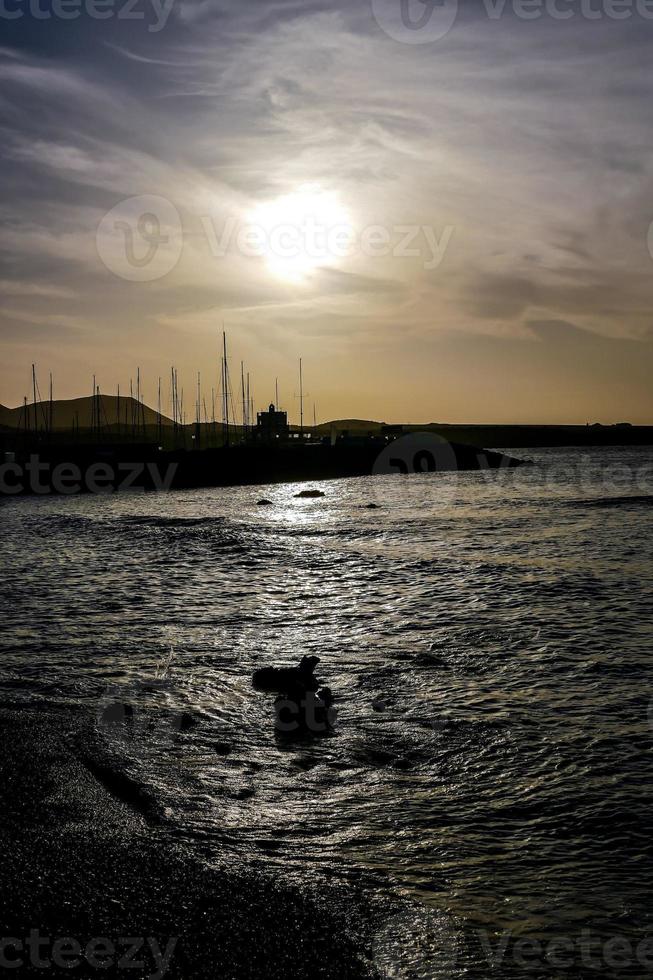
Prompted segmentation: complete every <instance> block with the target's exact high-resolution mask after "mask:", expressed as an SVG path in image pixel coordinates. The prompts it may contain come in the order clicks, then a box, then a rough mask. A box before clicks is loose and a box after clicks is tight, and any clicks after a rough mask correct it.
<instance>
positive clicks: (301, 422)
mask: <svg viewBox="0 0 653 980" xmlns="http://www.w3.org/2000/svg"><path fill="white" fill-rule="evenodd" d="M299 438H300V439H303V438H304V382H303V380H302V359H301V357H300V358H299Z"/></svg>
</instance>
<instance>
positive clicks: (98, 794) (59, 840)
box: [0, 710, 374, 980]
mask: <svg viewBox="0 0 653 980" xmlns="http://www.w3.org/2000/svg"><path fill="white" fill-rule="evenodd" d="M0 739H1V743H0V744H1V748H0V794H1V799H2V806H3V812H2V814H1V815H0V832H1V835H2V836H1V840H2V844H1V848H2V863H1V870H0V920H1V921H0V939H1V938H2V937H5V938H7V937H11V938H20V939H21V940H26V939H27V938H28V937H29V935H30V930H34V929H36V930H38V931H39V934H40V936H42V937H48V939H49V943H48V944H46V945H45V946H44V947H43V948H42V950H41V953H40V955H41V956H42V957H45V958H47V957H50V958H51V955H50V951H51V948H52V942H53V941H54V940H55V939H56V938H60V939H61V938H64V937H73V938H75V939H76V940H77V941H78V942H79V943H80V945H81V946H82V948H83V949H86V944H87V943H88V941H89V940H90V939H92V938H100V937H102V938H105V939H109V940H110V941H111V942H113V943H114V944H115V946H116V947H117V952H116V954H114V955H113V956H111V955H108V956H107V959H108V961H109V962H110V963H111V964H113V965H109V966H108V967H105V968H103V969H100V968H98V967H97V966H93V967H91V966H89V964H88V962H87V961H86V960H85V959H84V960H82V962H81V963H80V965H78V966H76V967H70V968H68V969H49V970H45V969H43V968H41V969H36V968H34V972H35V973H40V974H41V975H49V976H52V975H62V974H64V973H65V974H66V975H67V976H72V977H85V978H86V977H92V976H94V977H106V976H121V977H134V978H135V977H151V976H153V975H156V976H160V975H161V972H160V971H161V967H159V968H158V970H159V972H157V966H156V964H155V959H154V957H153V955H152V952H151V947H150V946H149V945H148V944H145V946H144V949H142V950H141V951H140V952H139V953H136V954H135V955H134V959H135V960H142V961H143V966H142V967H141V968H139V969H136V968H134V967H133V965H132V966H131V967H130V968H129V969H128V968H126V966H123V967H122V968H120V969H118V968H117V966H116V961H117V960H118V958H119V955H124V954H125V953H126V950H127V945H126V944H125V942H122V943H121V942H120V940H124V939H125V938H126V937H154V938H155V939H156V941H157V943H158V945H159V947H160V949H161V950H162V951H164V950H165V949H166V946H167V943H168V941H169V939H171V938H172V937H176V938H177V943H176V947H175V949H174V952H173V953H172V958H171V961H170V966H169V968H168V970H167V971H166V972H165V974H164V975H165V976H166V977H179V978H184V980H193V978H195V977H198V978H201V977H210V978H212V980H214V978H221V980H222V978H224V980H230V978H240V977H243V978H247V977H252V978H253V977H256V978H259V977H260V978H266V980H273V978H275V977H284V978H287V980H301V978H303V977H306V978H308V977H325V978H326V977H328V978H330V980H334V978H343V980H344V978H352V980H354V978H359V977H360V978H362V977H369V976H373V975H374V972H373V971H372V970H371V968H370V965H369V959H368V957H369V936H367V937H366V933H367V932H368V928H369V922H368V921H367V920H366V911H365V908H364V905H363V903H362V901H361V899H360V896H357V895H355V894H354V893H353V892H352V893H349V892H340V891H339V890H337V889H334V891H333V893H331V891H329V894H327V895H325V894H321V895H314V894H312V893H310V892H309V893H308V894H304V892H303V891H302V892H301V893H300V892H299V890H297V889H294V888H290V887H288V886H286V885H284V884H283V883H279V882H276V881H274V880H273V879H272V877H269V878H268V877H267V876H264V875H258V874H255V873H253V872H251V871H242V872H236V871H234V872H232V871H226V872H223V871H214V870H211V869H208V868H206V867H205V866H204V865H203V864H201V863H200V862H199V861H197V860H195V859H193V857H192V856H190V855H189V854H188V853H187V852H186V851H185V850H184V849H183V848H181V847H180V846H179V845H175V844H174V843H173V842H172V841H171V839H170V838H169V837H168V834H167V831H166V829H165V825H163V824H161V823H160V821H158V820H157V815H156V808H155V806H154V805H153V803H152V801H151V800H148V798H147V797H146V796H144V795H143V794H141V793H140V792H139V791H138V789H137V788H136V787H134V785H133V784H131V783H130V782H129V780H127V779H126V778H124V777H123V776H121V775H120V774H119V773H118V772H117V771H116V770H115V769H113V768H112V767H111V765H109V764H108V763H107V762H106V760H102V759H101V758H100V759H98V757H97V756H96V755H95V754H94V753H93V755H92V757H91V752H90V750H89V747H90V746H91V745H92V742H91V741H90V730H87V731H85V729H84V722H83V721H82V720H80V719H79V718H77V717H76V716H75V715H70V716H65V715H57V714H50V713H48V714H46V713H42V712H37V711H22V712H20V713H18V712H15V711H8V710H5V711H2V712H0ZM84 756H85V757H86V758H85V759H84ZM91 770H93V771H91ZM0 948H1V947H0ZM5 955H6V956H7V959H11V958H13V957H15V956H20V957H21V959H22V960H23V962H24V963H25V964H26V965H25V966H23V967H21V968H14V969H11V970H7V975H12V976H22V975H24V974H26V973H30V972H31V970H32V968H30V967H29V960H30V952H29V950H28V949H25V950H23V951H22V952H21V951H18V952H17V951H16V950H15V949H14V948H13V947H8V948H7V949H5ZM0 972H1V973H3V974H4V972H5V970H0Z"/></svg>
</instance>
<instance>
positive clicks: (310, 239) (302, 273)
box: [248, 184, 353, 282]
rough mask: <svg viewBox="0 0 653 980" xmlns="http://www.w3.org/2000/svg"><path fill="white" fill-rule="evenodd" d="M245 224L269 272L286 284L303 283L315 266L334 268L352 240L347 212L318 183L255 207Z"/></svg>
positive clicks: (332, 193)
mask: <svg viewBox="0 0 653 980" xmlns="http://www.w3.org/2000/svg"><path fill="white" fill-rule="evenodd" d="M248 224H249V225H250V228H251V230H252V235H253V236H254V238H253V240H254V241H256V243H257V244H256V247H257V248H259V254H261V255H263V256H264V257H265V259H266V261H267V265H268V268H269V269H270V271H271V272H272V273H273V274H274V275H275V276H278V277H279V278H281V279H285V280H286V281H288V282H303V281H305V280H306V279H307V277H308V276H310V274H311V273H312V272H314V271H315V270H316V269H318V268H319V267H321V266H329V265H333V264H334V263H335V262H336V261H337V260H338V259H339V258H343V257H345V256H346V254H347V251H348V249H349V247H350V245H351V242H352V239H353V228H352V223H351V219H350V216H349V214H348V212H347V210H346V208H345V207H343V205H342V204H341V203H340V201H339V200H338V196H337V194H335V193H334V192H333V191H326V190H324V189H323V188H322V187H320V186H319V184H304V185H302V186H301V187H299V188H298V189H297V190H296V191H293V192H292V193H291V194H286V195H284V196H283V197H278V198H275V199H274V200H272V201H267V202H265V203H263V204H259V205H258V206H257V207H256V208H255V209H254V210H253V211H251V212H250V214H249V215H248Z"/></svg>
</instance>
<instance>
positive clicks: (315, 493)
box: [295, 490, 326, 497]
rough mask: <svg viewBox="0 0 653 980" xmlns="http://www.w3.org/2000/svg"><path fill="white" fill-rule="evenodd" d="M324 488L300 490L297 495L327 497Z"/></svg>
mask: <svg viewBox="0 0 653 980" xmlns="http://www.w3.org/2000/svg"><path fill="white" fill-rule="evenodd" d="M325 496H326V494H325V493H324V490H300V491H299V493H296V494H295V497H325Z"/></svg>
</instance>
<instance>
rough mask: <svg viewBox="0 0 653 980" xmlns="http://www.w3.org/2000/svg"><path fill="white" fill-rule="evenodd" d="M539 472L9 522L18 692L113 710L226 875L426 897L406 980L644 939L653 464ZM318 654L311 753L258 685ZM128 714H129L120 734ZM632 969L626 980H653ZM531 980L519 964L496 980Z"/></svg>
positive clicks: (1, 510) (8, 628)
mask: <svg viewBox="0 0 653 980" xmlns="http://www.w3.org/2000/svg"><path fill="white" fill-rule="evenodd" d="M514 455H518V456H522V457H524V456H526V457H528V458H531V459H533V460H535V465H534V466H533V467H529V468H525V469H523V470H516V471H505V472H499V473H493V472H486V473H461V474H443V475H441V476H438V475H435V474H424V475H419V476H409V477H401V476H387V477H376V478H361V479H350V480H343V481H334V482H327V483H324V484H316V485H319V486H321V487H322V489H323V490H324V492H325V494H326V496H325V497H324V498H321V499H316V500H299V499H296V498H295V497H294V496H293V495H294V494H295V493H296V492H297V491H298V490H299V489H301V487H299V486H298V485H280V486H272V487H266V488H261V487H258V488H256V487H243V488H227V489H223V488H221V489H205V490H195V491H184V492H173V493H168V494H160V495H152V494H147V495H145V494H139V493H135V494H125V495H120V496H105V497H91V496H87V497H78V498H51V497H42V498H31V499H20V500H13V499H12V500H6V501H4V502H3V503H2V504H1V506H0V515H1V519H2V526H3V532H4V533H3V559H4V560H3V562H2V568H1V570H0V584H1V587H2V593H3V595H4V596H5V613H4V617H3V621H4V622H3V625H4V628H3V631H2V636H1V639H0V656H1V657H2V663H3V665H4V667H3V671H2V675H1V676H0V689H2V690H3V693H4V696H5V699H9V700H12V701H15V700H24V699H28V700H34V699H39V700H41V701H43V702H45V703H50V704H52V703H56V704H60V703H70V702H73V703H75V704H83V705H86V706H88V707H89V708H90V710H91V711H93V713H94V716H95V717H96V719H97V727H98V731H99V733H100V735H101V737H102V738H103V739H105V740H106V741H107V743H108V744H110V745H111V746H112V747H113V748H114V749H116V750H117V751H118V752H119V753H120V754H121V756H122V757H123V758H124V760H125V764H126V766H127V767H128V768H129V769H130V771H131V772H133V773H134V774H135V775H136V776H137V777H138V778H139V779H140V780H142V781H143V782H145V783H146V784H147V785H148V786H149V787H150V788H152V789H153V790H154V791H155V792H156V794H157V795H158V797H159V798H160V800H161V801H162V803H163V804H164V806H165V807H166V810H167V814H168V816H169V818H170V820H171V822H172V824H173V826H174V827H175V828H176V833H178V834H180V835H181V836H183V837H184V838H185V839H187V840H188V841H190V842H191V843H192V845H193V846H194V847H196V848H197V849H198V850H200V851H201V852H202V853H203V854H204V856H205V857H206V859H207V860H209V861H215V862H224V861H227V862H228V861H236V860H238V861H240V860H243V859H246V860H247V861H249V862H252V863H253V864H257V863H261V864H263V865H265V866H266V867H268V868H269V867H270V866H271V864H272V865H274V864H275V863H276V864H278V865H279V871H280V873H281V874H283V875H284V876H289V877H291V878H296V879H297V880H304V879H305V878H306V876H307V869H309V871H310V875H311V878H312V879H314V880H315V881H320V880H327V879H328V880H339V879H343V878H345V879H346V878H351V879H353V880H357V881H359V882H362V883H364V884H367V885H368V886H369V887H370V889H371V890H372V893H374V892H375V891H378V892H379V893H383V891H384V890H387V889H388V888H390V889H391V890H392V891H393V892H394V893H395V894H398V895H399V894H400V895H403V896H408V897H410V898H411V899H415V900H416V902H417V904H416V905H415V906H414V907H413V908H412V909H411V910H409V911H407V912H406V913H405V914H402V915H400V916H399V918H398V919H395V920H393V921H392V922H391V923H389V924H388V926H387V927H386V928H385V929H384V930H382V931H381V933H380V934H379V936H378V937H377V940H376V944H375V950H374V953H375V957H376V960H377V965H379V966H380V967H381V968H382V969H383V971H384V972H385V973H386V975H387V976H393V977H394V976H397V977H432V978H436V977H456V976H467V977H474V978H475V977H479V978H481V977H483V978H485V977H487V976H488V975H490V969H489V966H488V957H489V953H488V949H487V948H486V947H485V946H484V945H483V938H482V937H484V936H488V937H489V941H490V942H491V944H492V946H494V945H495V944H496V943H497V942H498V938H499V937H501V935H502V933H503V932H504V930H511V932H512V933H513V934H514V936H515V937H519V936H531V937H536V938H539V939H541V940H548V939H551V938H552V937H564V938H569V939H571V940H572V941H574V942H575V941H576V940H577V937H579V936H580V935H581V933H582V930H583V929H590V930H593V931H594V932H595V933H596V936H597V937H602V940H605V938H606V937H609V936H623V937H627V938H628V941H631V942H632V941H637V940H638V939H639V938H640V937H641V936H642V935H643V934H646V932H647V929H648V927H649V926H650V925H651V921H650V914H649V909H648V905H649V903H648V891H649V884H650V865H649V862H650V851H651V836H652V835H651V832H652V830H653V826H652V825H653V821H652V819H651V816H650V796H651V793H650V790H651V786H652V784H653V768H652V765H651V747H652V739H653V732H652V729H651V718H652V717H653V714H652V712H651V709H650V697H651V639H652V632H653V631H652V627H651V607H652V601H651V595H652V593H653V590H652V585H653V565H652V562H651V554H652V551H653V549H652V546H653V510H652V509H651V507H650V503H651V495H653V450H651V449H650V448H643V449H640V448H637V449H618V448H617V449H596V450H587V449H579V450H573V449H565V450H560V449H550V450H537V451H523V450H520V451H515V452H514ZM261 497H267V498H269V499H271V500H272V501H273V506H271V507H265V508H264V507H258V506H256V501H257V500H258V499H260V498H261ZM370 501H373V502H376V503H377V504H378V505H379V509H377V510H367V509H364V508H363V506H362V505H364V504H366V503H368V502H370ZM303 654H316V655H317V656H319V657H320V658H321V663H320V666H319V668H318V675H319V677H320V679H321V680H322V681H323V682H324V683H328V684H329V686H330V687H331V688H332V689H333V690H334V692H335V693H336V695H337V698H338V701H337V705H338V709H339V715H338V721H337V726H336V730H335V732H334V734H333V735H332V736H330V737H328V738H323V739H319V740H314V741H313V742H312V743H308V742H288V741H287V740H285V741H284V740H283V739H280V738H279V736H278V734H275V729H274V712H273V704H272V701H273V699H272V698H271V697H270V696H269V695H264V694H261V693H258V692H256V691H254V690H253V689H252V686H251V673H252V671H253V670H254V669H255V668H256V667H258V666H261V665H263V664H268V663H279V664H293V663H296V662H297V660H298V658H299V657H300V656H301V655H303ZM122 703H128V704H130V705H132V706H133V707H134V713H133V715H132V716H130V717H129V718H122V717H121V716H120V715H119V714H118V716H116V712H115V710H110V711H107V708H110V709H111V708H112V707H113V706H115V705H117V704H122ZM379 709H382V710H379ZM184 711H190V712H192V713H193V714H194V715H195V716H196V717H198V718H199V722H198V724H196V725H194V726H193V727H191V728H190V729H189V730H184V724H183V721H182V712H184ZM594 932H593V934H594ZM597 941H598V939H597ZM597 949H598V951H597V952H596V953H595V957H599V962H600V963H601V962H602V961H601V960H600V957H601V955H603V953H602V947H600V948H598V947H597ZM579 955H580V954H579ZM626 959H627V956H626V958H625V959H624V962H623V966H622V967H619V966H613V967H611V966H610V963H607V965H606V963H602V967H601V971H600V972H602V975H605V976H611V975H614V976H626V975H632V976H641V975H644V973H645V972H646V971H645V970H643V969H642V966H641V964H639V965H638V964H635V965H634V966H632V968H631V966H630V965H629V964H627V963H626ZM590 962H592V961H591V960H590ZM583 964H584V965H583ZM520 969H521V970H522V972H523V968H521V967H520V965H519V963H518V962H516V958H515V955H514V954H513V952H512V951H511V950H509V951H508V953H507V954H506V956H505V959H504V961H503V963H502V964H501V969H500V972H501V973H502V974H503V975H506V974H509V973H511V972H515V973H517V974H519V972H520ZM593 970H594V967H592V968H590V966H587V964H586V963H585V961H584V960H583V963H582V964H581V966H580V967H578V965H577V964H576V965H575V967H574V971H573V972H574V974H575V975H585V973H586V974H587V975H594V974H593V973H592V971H593ZM595 972H596V970H594V973H595ZM563 973H564V971H562V972H561V973H558V974H556V973H555V971H553V974H552V968H551V967H550V966H549V967H548V968H543V969H542V972H541V975H549V976H551V975H563ZM528 975H530V976H539V975H540V973H538V972H537V969H535V968H533V969H531V971H530V973H528Z"/></svg>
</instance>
